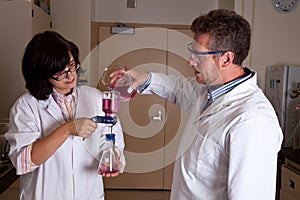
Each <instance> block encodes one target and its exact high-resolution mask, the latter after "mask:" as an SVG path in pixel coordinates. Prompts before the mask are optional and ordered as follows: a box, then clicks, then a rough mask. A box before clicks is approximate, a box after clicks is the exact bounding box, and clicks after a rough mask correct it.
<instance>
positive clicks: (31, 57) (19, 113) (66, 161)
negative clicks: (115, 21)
mask: <svg viewBox="0 0 300 200" xmlns="http://www.w3.org/2000/svg"><path fill="white" fill-rule="evenodd" d="M79 68H80V63H79V50H78V48H77V46H76V45H75V44H74V43H72V42H71V41H68V40H66V39H65V38H63V37H62V36H61V35H60V34H58V33H56V32H52V31H46V32H44V33H40V34H37V35H35V36H34V37H33V38H32V40H31V41H30V42H29V43H28V45H27V47H26V50H25V53H24V56H23V61H22V72H23V76H24V78H25V82H26V88H27V89H28V90H29V92H28V93H26V94H24V95H22V96H21V97H20V98H19V99H18V100H17V101H16V102H15V104H14V105H13V107H12V108H11V112H10V121H9V123H10V128H9V131H8V132H7V133H6V135H5V137H6V138H7V140H8V141H9V143H10V153H9V156H10V159H11V161H12V163H13V165H14V167H15V168H16V171H17V174H18V175H21V176H20V199H25V200H41V199H43V200H46V199H49V200H53V199H56V200H66V199H68V200H71V199H73V200H75V199H78V200H79V199H82V200H83V199H84V200H86V199H91V200H98V199H104V191H103V183H102V176H101V175H98V174H97V167H98V163H99V161H98V160H97V159H99V147H100V146H101V145H102V144H103V143H104V141H105V140H104V134H105V133H107V130H106V126H105V125H103V124H97V123H95V122H94V121H93V120H91V117H94V116H97V115H100V116H103V115H104V113H103V112H102V98H101V92H100V91H99V90H97V89H95V88H91V87H88V86H76V81H77V72H78V70H79ZM113 129H114V133H115V134H116V146H117V148H118V149H119V153H120V157H122V158H120V159H121V160H122V164H123V166H122V167H123V168H124V164H125V162H124V159H123V155H122V152H123V151H122V150H123V148H124V141H123V135H122V130H121V126H120V124H119V122H118V123H117V124H116V125H115V126H114V128H113ZM121 170H122V169H121ZM118 174H119V173H115V174H104V175H103V176H117V175H118Z"/></svg>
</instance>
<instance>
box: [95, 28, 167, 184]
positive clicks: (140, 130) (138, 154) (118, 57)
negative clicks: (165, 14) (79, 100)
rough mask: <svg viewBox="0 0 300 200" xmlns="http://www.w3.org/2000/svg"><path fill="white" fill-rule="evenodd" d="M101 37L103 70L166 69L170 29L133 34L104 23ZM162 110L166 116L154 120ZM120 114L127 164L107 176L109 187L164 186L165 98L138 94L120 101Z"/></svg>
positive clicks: (158, 70)
mask: <svg viewBox="0 0 300 200" xmlns="http://www.w3.org/2000/svg"><path fill="white" fill-rule="evenodd" d="M99 38H100V45H99V66H100V68H99V74H102V72H103V70H104V68H105V67H107V66H108V65H110V64H111V63H122V64H123V65H125V66H126V67H127V68H140V69H143V70H145V71H155V72H162V73H166V51H165V50H166V44H167V42H166V41H167V32H166V30H164V29H154V28H148V29H143V28H141V29H136V30H135V33H134V34H133V35H128V34H117V35H113V34H111V32H110V27H100V28H99ZM100 85H101V83H100V84H99V87H101V86H100ZM158 113H161V115H162V118H163V119H162V120H153V119H152V118H153V117H155V116H156V115H158ZM118 116H119V118H120V121H121V124H122V128H123V131H124V138H125V145H126V147H125V157H126V167H125V172H124V173H123V174H121V175H120V176H118V177H116V178H105V180H104V182H105V184H104V185H105V188H140V189H163V159H164V158H163V156H164V151H163V147H164V118H165V100H163V99H161V98H159V97H158V96H155V95H151V96H148V95H147V96H145V95H143V96H142V95H136V96H135V97H134V98H133V99H131V100H130V101H128V102H121V103H120V112H119V115H118Z"/></svg>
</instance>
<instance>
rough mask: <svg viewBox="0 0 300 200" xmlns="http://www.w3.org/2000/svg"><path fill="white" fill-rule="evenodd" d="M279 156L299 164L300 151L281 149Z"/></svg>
mask: <svg viewBox="0 0 300 200" xmlns="http://www.w3.org/2000/svg"><path fill="white" fill-rule="evenodd" d="M279 156H280V157H281V158H283V159H284V158H288V159H290V160H291V161H293V162H295V163H297V164H300V149H291V148H282V149H281V150H280V152H279Z"/></svg>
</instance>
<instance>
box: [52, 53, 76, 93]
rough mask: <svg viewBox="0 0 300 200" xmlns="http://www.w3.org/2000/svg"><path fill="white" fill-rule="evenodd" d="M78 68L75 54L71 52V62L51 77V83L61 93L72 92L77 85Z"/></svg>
mask: <svg viewBox="0 0 300 200" xmlns="http://www.w3.org/2000/svg"><path fill="white" fill-rule="evenodd" d="M76 69H77V65H76V63H75V61H74V58H73V56H72V55H71V54H70V64H69V65H67V66H66V68H65V69H64V70H63V71H62V72H59V73H57V74H55V75H54V76H53V78H49V81H50V83H52V85H53V88H54V89H55V90H56V91H57V92H59V93H61V94H64V95H67V94H70V93H71V91H72V89H73V88H74V87H75V86H76V81H77V73H76Z"/></svg>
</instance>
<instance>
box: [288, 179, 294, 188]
mask: <svg viewBox="0 0 300 200" xmlns="http://www.w3.org/2000/svg"><path fill="white" fill-rule="evenodd" d="M289 186H290V187H291V188H293V189H295V182H294V181H292V180H289Z"/></svg>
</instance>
